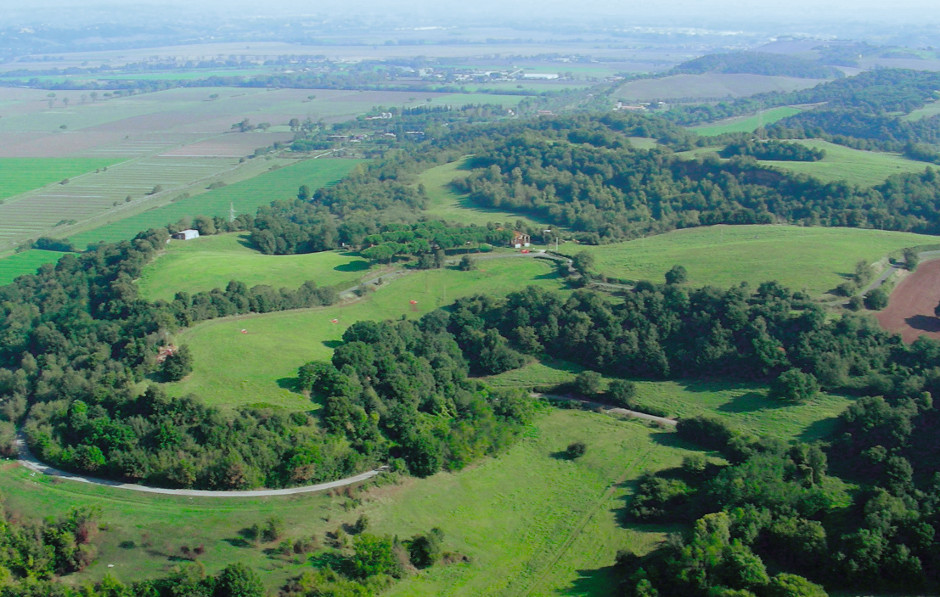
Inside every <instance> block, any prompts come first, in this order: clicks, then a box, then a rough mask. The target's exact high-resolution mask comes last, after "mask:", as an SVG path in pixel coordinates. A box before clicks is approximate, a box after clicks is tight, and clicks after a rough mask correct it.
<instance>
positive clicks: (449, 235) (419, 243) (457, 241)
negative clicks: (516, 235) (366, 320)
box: [360, 221, 513, 267]
mask: <svg viewBox="0 0 940 597" xmlns="http://www.w3.org/2000/svg"><path fill="white" fill-rule="evenodd" d="M512 234H513V231H512V230H509V229H507V228H503V227H499V226H496V225H495V224H494V225H490V226H449V225H447V224H446V223H444V222H442V221H424V222H418V223H415V224H411V225H405V224H386V225H384V226H382V230H381V232H379V233H377V234H370V235H369V236H367V237H365V238H364V239H363V246H366V248H364V249H362V251H360V253H361V254H362V256H363V257H365V258H367V259H372V260H374V261H391V260H392V259H393V258H395V257H398V256H417V257H419V267H420V266H421V265H422V262H421V259H420V257H422V256H434V257H435V258H436V260H435V261H436V263H434V266H435V267H441V265H442V264H441V263H440V262H441V261H442V259H443V255H444V252H445V251H447V250H450V249H471V248H472V249H475V250H491V249H492V247H493V246H507V245H508V244H509V241H510V240H512ZM425 261H427V259H425ZM428 263H429V264H430V262H428Z"/></svg>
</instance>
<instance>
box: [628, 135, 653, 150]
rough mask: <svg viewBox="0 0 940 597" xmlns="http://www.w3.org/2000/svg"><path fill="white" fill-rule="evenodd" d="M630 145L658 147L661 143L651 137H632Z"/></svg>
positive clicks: (646, 147) (647, 147) (648, 147)
mask: <svg viewBox="0 0 940 597" xmlns="http://www.w3.org/2000/svg"><path fill="white" fill-rule="evenodd" d="M630 145H632V146H633V147H635V148H637V149H656V148H657V147H659V143H658V142H657V141H656V139H650V138H649V137H630Z"/></svg>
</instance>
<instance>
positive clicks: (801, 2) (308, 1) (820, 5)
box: [3, 0, 940, 28]
mask: <svg viewBox="0 0 940 597" xmlns="http://www.w3.org/2000/svg"><path fill="white" fill-rule="evenodd" d="M7 2H11V0H7ZM103 4H104V5H106V6H107V8H104V9H103V10H102V5H103ZM138 4H144V5H147V6H148V8H149V9H150V10H145V11H143V12H151V11H152V10H153V9H155V8H156V9H157V10H158V11H159V14H162V15H163V16H166V17H168V18H174V17H178V16H183V15H185V14H186V13H192V12H206V11H212V12H215V13H218V14H220V15H223V16H264V15H270V16H285V15H291V14H297V15H300V14H308V15H312V14H316V15H333V16H340V15H343V14H349V13H356V14H363V13H372V14H378V15H383V14H385V15H388V14H391V15H394V16H403V15H415V16H416V18H420V19H422V20H426V19H427V20H434V19H438V18H442V19H446V18H447V17H448V16H450V17H459V16H462V15H467V16H472V17H474V20H478V19H485V20H492V21H493V23H494V24H498V23H499V22H500V21H501V20H502V19H506V18H512V19H514V20H516V19H519V18H522V19H526V18H532V19H533V20H538V21H544V20H546V19H552V18H565V19H572V20H596V19H598V18H604V19H610V20H609V21H605V22H606V23H608V24H611V25H616V24H618V23H621V22H622V23H623V24H625V25H629V24H638V23H642V24H656V23H663V24H669V25H677V24H684V25H687V26H696V25H701V26H707V27H709V28H716V27H717V28H721V26H722V25H726V26H729V27H733V26H734V25H735V24H738V23H746V22H760V23H767V24H773V23H781V24H795V23H813V22H819V21H825V22H829V23H840V22H843V23H844V22H849V23H858V22H868V23H874V24H877V23H891V24H898V23H909V24H912V25H924V24H925V23H928V22H940V6H938V2H937V0H888V1H883V0H829V1H826V0H787V1H785V2H767V1H760V0H618V1H611V0H538V1H537V0H512V1H506V0H460V1H458V0H411V1H408V2H404V1H402V0H386V1H379V0H265V1H263V2H262V1H259V0H126V1H123V2H121V1H119V0H102V1H98V0H33V1H32V2H29V3H28V5H23V8H22V9H19V10H21V11H22V13H21V14H22V17H20V18H26V17H28V18H30V20H31V21H32V22H36V19H42V18H44V16H48V18H54V15H57V14H60V15H61V14H62V13H63V12H68V13H74V12H76V11H80V10H85V11H86V12H87V13H88V15H89V16H90V15H92V14H94V15H95V17H96V18H97V17H99V15H101V16H105V15H110V16H111V17H112V18H114V19H115V20H118V19H117V17H118V15H127V14H129V13H133V12H134V8H133V7H134V6H135V5H138ZM62 9H65V10H62ZM27 11H28V12H27ZM4 12H7V17H6V19H3V20H5V21H8V20H9V19H10V18H11V17H13V18H17V17H19V16H20V15H15V16H14V15H11V14H10V13H11V12H12V13H17V12H18V9H17V8H13V7H10V8H7V9H5V11H4Z"/></svg>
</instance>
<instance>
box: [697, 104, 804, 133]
mask: <svg viewBox="0 0 940 597" xmlns="http://www.w3.org/2000/svg"><path fill="white" fill-rule="evenodd" d="M800 112H802V110H800V109H799V108H794V107H792V106H781V107H779V108H771V109H769V110H762V111H760V112H758V113H757V114H751V115H749V116H740V117H737V118H729V119H727V120H722V121H720V122H715V123H712V124H705V125H702V126H696V127H692V130H693V131H694V132H696V133H698V134H699V135H701V136H703V137H713V136H715V135H723V134H725V133H750V132H753V131H755V130H757V129H758V128H760V127H762V126H767V125H770V124H773V123H775V122H777V121H778V120H783V119H784V118H787V117H788V116H793V115H794V114H799V113H800Z"/></svg>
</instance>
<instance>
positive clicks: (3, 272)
mask: <svg viewBox="0 0 940 597" xmlns="http://www.w3.org/2000/svg"><path fill="white" fill-rule="evenodd" d="M63 255H65V253H60V252H58V251H39V250H37V249H30V250H28V251H23V252H22V253H14V254H12V255H10V256H9V257H6V258H0V286H3V285H4V284H9V283H10V282H12V281H13V280H15V279H16V278H18V277H19V276H22V275H24V274H35V273H36V270H37V269H38V268H39V266H40V265H43V264H44V263H55V262H56V261H58V260H59V259H61V258H62V256H63Z"/></svg>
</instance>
